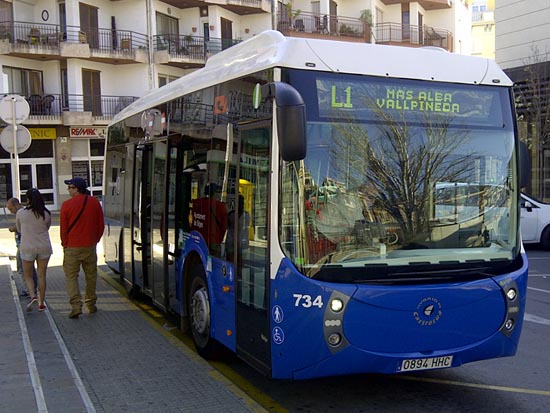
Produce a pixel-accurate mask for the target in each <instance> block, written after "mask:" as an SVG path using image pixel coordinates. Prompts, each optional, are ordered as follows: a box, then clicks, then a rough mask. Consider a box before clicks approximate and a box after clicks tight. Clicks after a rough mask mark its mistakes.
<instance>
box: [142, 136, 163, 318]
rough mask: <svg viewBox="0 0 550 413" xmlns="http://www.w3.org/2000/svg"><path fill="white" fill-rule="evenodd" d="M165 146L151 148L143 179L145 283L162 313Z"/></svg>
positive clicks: (154, 145)
mask: <svg viewBox="0 0 550 413" xmlns="http://www.w3.org/2000/svg"><path fill="white" fill-rule="evenodd" d="M167 155H168V142H167V141H157V142H155V143H154V144H153V151H152V156H151V159H150V162H151V168H150V171H151V173H150V174H148V175H147V176H145V177H144V178H148V179H151V181H150V182H149V183H148V185H147V188H150V191H151V194H150V197H151V205H150V207H149V208H148V209H147V210H146V211H147V212H149V213H150V216H149V219H150V221H149V227H150V229H151V230H150V231H149V233H148V235H150V237H151V238H150V240H149V242H148V243H147V245H150V246H151V251H150V254H151V258H152V260H151V265H150V266H149V267H148V271H149V273H148V274H147V275H148V279H149V281H150V287H151V290H152V291H151V294H152V298H153V301H154V302H155V303H156V304H157V305H158V306H160V307H162V308H163V309H164V310H168V303H167V302H166V298H167V297H168V294H167V288H168V271H167V268H166V267H167V261H168V260H167V258H168V251H167V249H168V242H165V241H167V240H166V234H165V231H166V205H167V202H166V174H167V162H166V160H167Z"/></svg>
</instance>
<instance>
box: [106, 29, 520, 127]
mask: <svg viewBox="0 0 550 413" xmlns="http://www.w3.org/2000/svg"><path fill="white" fill-rule="evenodd" d="M272 67H289V68H295V69H306V70H317V71H325V72H335V73H350V74H365V75H372V76H381V77H391V78H403V79H418V80H427V81H435V82H451V83H464V84H472V85H473V84H485V85H500V86H512V84H513V83H512V81H511V80H510V79H509V78H508V77H507V76H506V74H505V73H504V72H503V71H502V70H501V69H500V68H499V67H498V65H497V64H496V63H495V62H494V61H493V60H490V59H483V58H479V57H473V56H465V55H460V54H454V53H449V52H447V51H445V50H443V49H437V48H433V47H425V48H412V47H399V46H384V45H374V44H370V43H353V42H340V41H332V40H320V39H306V38H295V37H285V36H283V35H282V34H281V33H280V32H278V31H275V30H269V31H265V32H263V33H261V34H259V35H257V36H254V37H252V38H250V39H248V40H246V41H244V42H242V43H239V44H237V45H235V46H232V47H230V48H228V49H226V50H224V51H223V52H221V53H218V54H216V55H214V56H213V57H211V58H209V59H208V61H207V62H206V65H205V66H204V67H203V68H202V69H199V70H197V71H195V72H192V73H190V74H188V75H185V76H183V77H181V78H179V79H177V80H176V81H174V82H171V83H169V84H168V85H165V86H163V87H161V88H158V89H152V90H150V91H148V92H147V93H145V95H144V96H143V97H142V98H141V99H138V100H137V101H135V102H134V103H132V104H131V105H129V106H128V107H126V108H125V109H123V110H122V111H121V112H120V113H118V114H117V115H116V116H115V117H114V119H113V122H112V123H116V122H118V121H120V120H121V119H124V118H126V117H129V116H132V115H135V114H137V113H141V112H143V111H144V110H146V109H148V108H150V107H151V106H156V105H160V104H162V103H165V102H168V101H170V100H173V99H175V98H177V97H179V96H183V95H186V94H188V93H192V92H195V91H197V90H200V89H203V88H206V87H209V86H212V85H215V84H218V83H221V82H225V81H228V80H231V79H236V78H239V77H242V76H245V75H247V74H251V73H255V72H258V71H261V70H265V69H269V68H272Z"/></svg>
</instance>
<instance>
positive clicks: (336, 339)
mask: <svg viewBox="0 0 550 413" xmlns="http://www.w3.org/2000/svg"><path fill="white" fill-rule="evenodd" d="M327 341H328V343H329V344H330V345H331V346H337V345H339V344H340V342H341V341H342V336H341V335H340V334H338V333H332V334H331V335H329V336H328V340H327Z"/></svg>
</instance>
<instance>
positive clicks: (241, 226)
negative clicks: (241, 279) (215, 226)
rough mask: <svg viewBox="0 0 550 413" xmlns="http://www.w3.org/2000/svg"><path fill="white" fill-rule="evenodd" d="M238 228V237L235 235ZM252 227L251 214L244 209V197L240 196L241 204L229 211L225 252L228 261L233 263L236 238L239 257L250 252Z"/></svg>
mask: <svg viewBox="0 0 550 413" xmlns="http://www.w3.org/2000/svg"><path fill="white" fill-rule="evenodd" d="M235 227H237V235H235ZM249 227H250V214H249V213H248V212H246V211H245V209H244V196H242V195H241V194H239V202H238V203H237V205H236V208H235V209H233V210H231V211H229V215H228V217H227V237H226V238H225V251H226V253H227V259H228V260H229V261H233V259H234V253H235V244H236V243H235V236H236V237H237V238H236V239H237V242H238V244H237V246H238V250H237V253H238V254H239V257H242V254H243V253H244V252H246V251H247V250H248V245H249V243H248V228H249Z"/></svg>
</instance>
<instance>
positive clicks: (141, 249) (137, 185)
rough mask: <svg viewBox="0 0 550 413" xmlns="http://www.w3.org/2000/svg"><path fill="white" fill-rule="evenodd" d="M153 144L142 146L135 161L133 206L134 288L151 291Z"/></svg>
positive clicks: (136, 151) (139, 147) (137, 148)
mask: <svg viewBox="0 0 550 413" xmlns="http://www.w3.org/2000/svg"><path fill="white" fill-rule="evenodd" d="M152 153H153V146H152V144H150V143H148V144H138V145H137V147H136V150H135V159H134V180H133V181H134V187H133V202H132V262H133V267H134V279H133V282H134V288H135V287H136V286H137V287H140V288H142V289H143V290H146V291H148V290H149V289H150V285H149V265H150V262H151V255H150V253H151V246H150V240H151V235H150V231H151V230H150V214H151V179H150V175H151V173H150V171H151V154H152Z"/></svg>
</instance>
